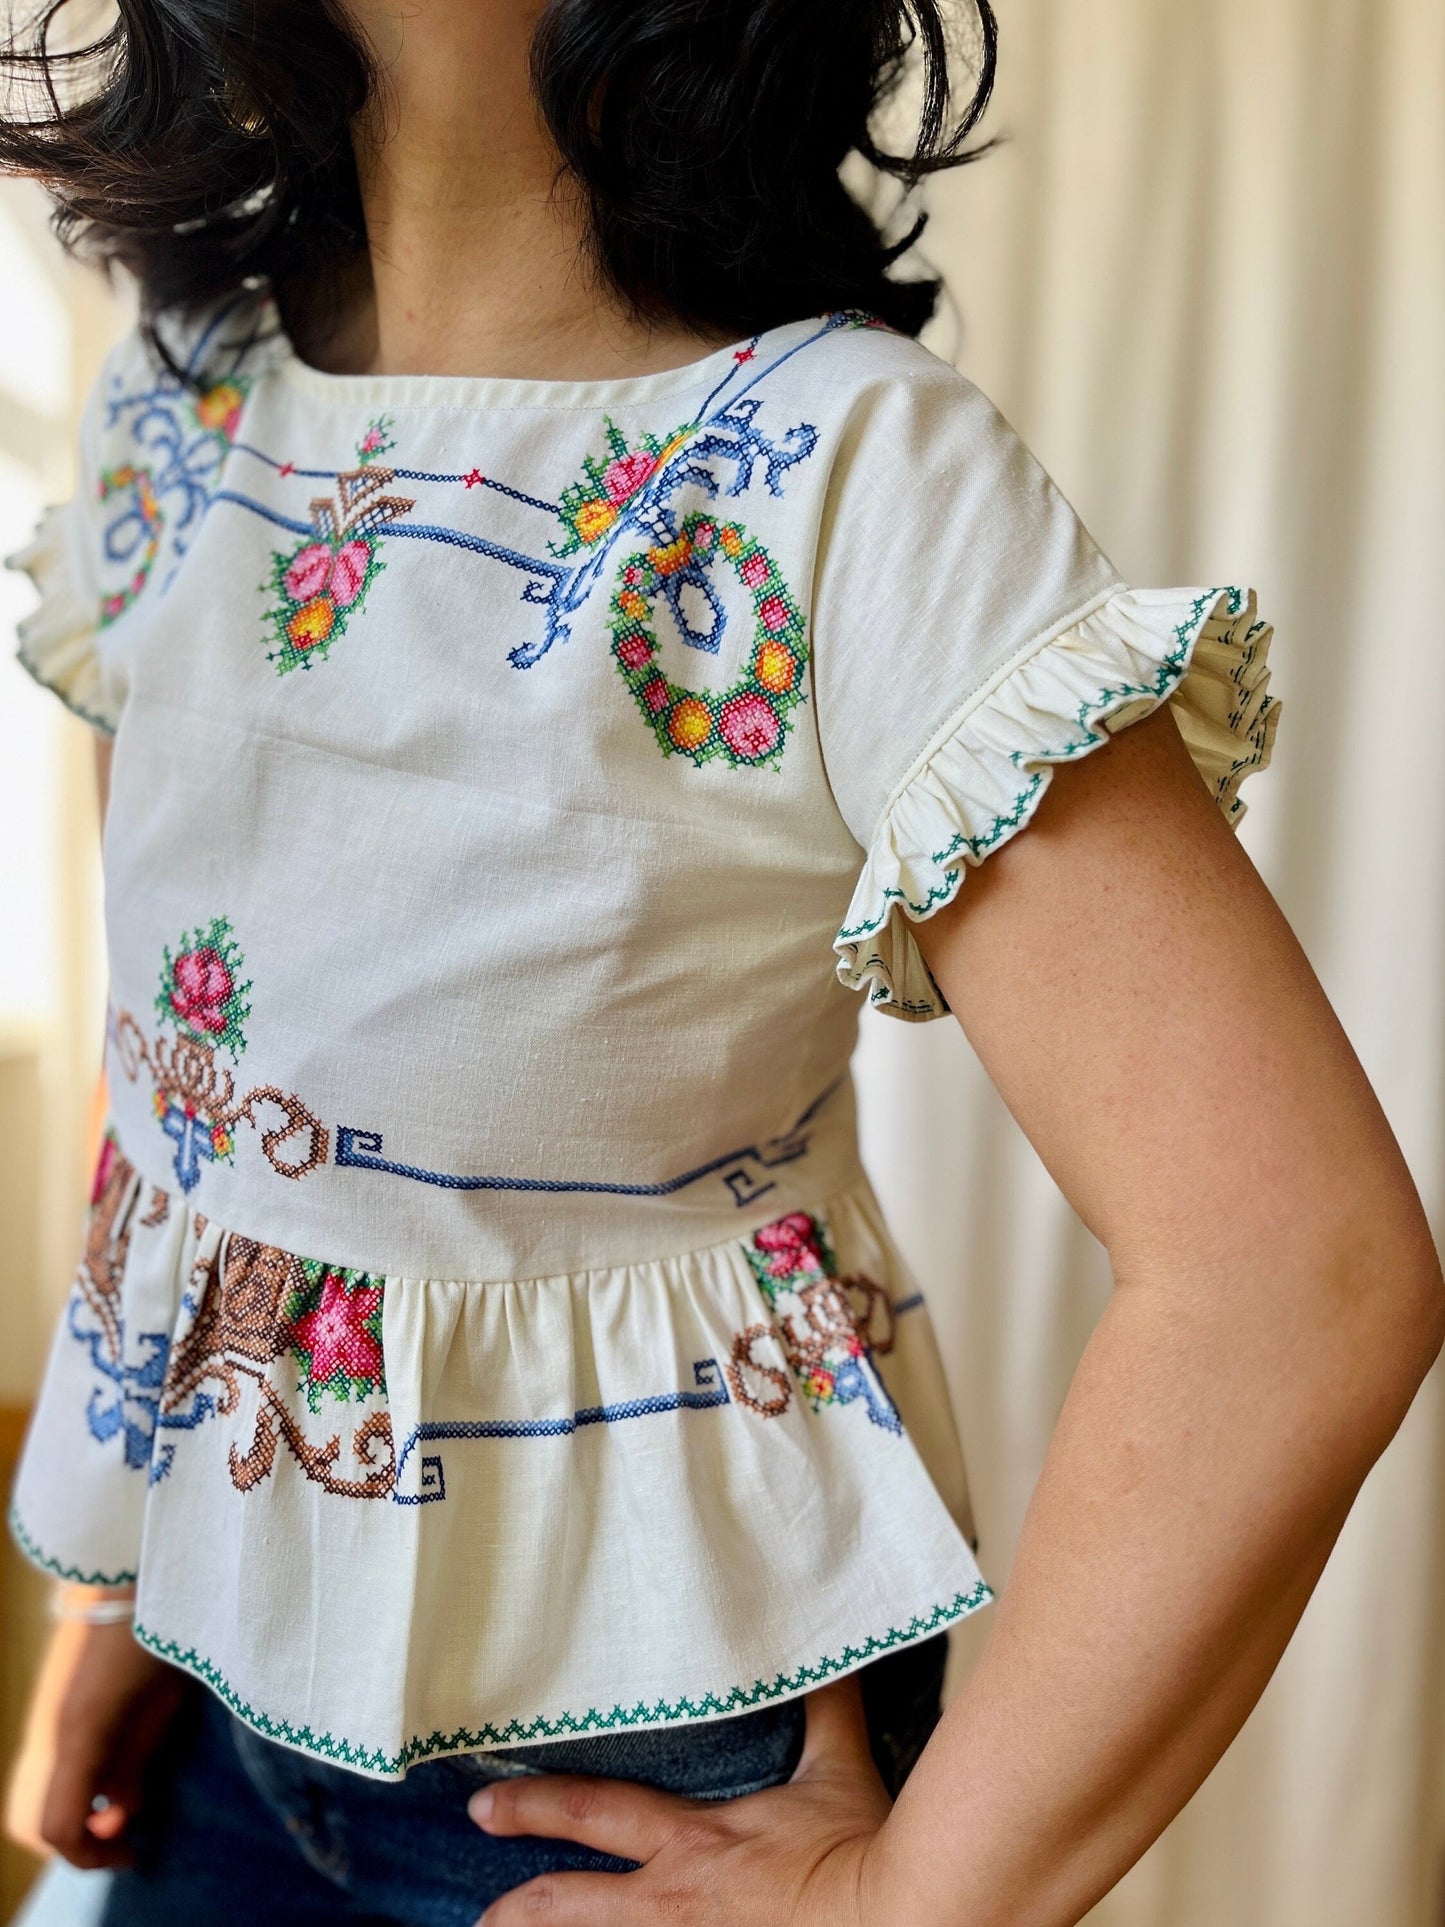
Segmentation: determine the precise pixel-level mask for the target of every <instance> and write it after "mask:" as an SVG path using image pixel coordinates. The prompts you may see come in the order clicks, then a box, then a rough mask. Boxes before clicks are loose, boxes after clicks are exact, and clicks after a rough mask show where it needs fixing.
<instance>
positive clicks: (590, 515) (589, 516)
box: [572, 502, 618, 543]
mask: <svg viewBox="0 0 1445 1927" xmlns="http://www.w3.org/2000/svg"><path fill="white" fill-rule="evenodd" d="M617 515H618V510H617V505H616V503H615V502H583V503H582V504H581V506H580V507H579V508H578V509H577V512H576V514H575V515H574V516H573V518H572V526H573V528H574V529H575V530H576V531H577V535H578V538H579V539H580V540H581V541H583V542H588V543H591V542H600V541H601V540H602V538H603V536H604V535H606V533H607V531H608V530H609V529H610V528H611V527H612V524H613V523H614V522H615V521H616V520H617Z"/></svg>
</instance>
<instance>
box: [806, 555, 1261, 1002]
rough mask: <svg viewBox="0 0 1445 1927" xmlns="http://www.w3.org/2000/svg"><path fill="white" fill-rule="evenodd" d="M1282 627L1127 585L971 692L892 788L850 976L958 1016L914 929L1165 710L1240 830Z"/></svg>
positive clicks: (1186, 596) (868, 871) (839, 942)
mask: <svg viewBox="0 0 1445 1927" xmlns="http://www.w3.org/2000/svg"><path fill="white" fill-rule="evenodd" d="M1272 633H1273V631H1272V629H1271V627H1270V625H1269V624H1268V623H1266V622H1263V621H1261V620H1260V619H1259V617H1258V614H1257V612H1256V606H1255V598H1254V595H1253V593H1252V592H1251V593H1248V594H1246V593H1245V592H1244V591H1242V590H1239V589H1202V590H1196V589H1178V590H1150V589H1139V590H1134V589H1119V590H1116V591H1114V592H1113V593H1112V594H1110V595H1109V596H1108V597H1107V598H1106V599H1105V600H1103V601H1101V602H1099V603H1098V604H1096V605H1095V606H1094V607H1093V608H1092V609H1090V610H1088V611H1087V612H1086V613H1085V614H1084V615H1083V616H1080V617H1077V618H1074V619H1072V620H1071V622H1070V623H1069V625H1068V627H1066V628H1065V629H1063V630H1062V631H1060V632H1057V633H1055V634H1052V635H1050V636H1046V637H1045V638H1044V639H1043V640H1042V641H1039V642H1035V643H1032V644H1030V646H1029V648H1028V650H1027V651H1025V652H1024V653H1023V654H1022V655H1021V656H1017V657H1015V658H1014V659H1013V660H1012V661H1011V662H1009V663H1007V664H1005V666H1004V667H1003V669H1002V670H1001V671H1000V672H999V673H998V675H996V676H995V677H994V678H993V679H992V681H991V682H989V683H987V684H986V685H985V686H984V688H983V689H982V690H981V691H978V692H976V693H975V694H974V695H972V696H971V697H970V698H969V700H968V702H967V703H966V704H965V705H964V707H963V708H962V710H961V711H959V712H958V713H956V714H955V715H954V716H953V717H951V718H950V719H949V722H948V724H947V725H946V727H945V728H944V730H943V731H942V732H941V733H940V734H939V736H938V737H937V738H936V739H935V740H934V742H933V743H932V744H931V745H930V746H929V748H928V750H927V751H926V752H925V753H924V756H923V757H922V758H921V759H920V761H919V763H918V764H917V765H916V766H915V768H914V770H913V771H912V772H911V773H910V774H909V776H908V777H907V778H905V780H904V782H903V783H902V784H901V785H900V786H899V788H898V789H897V790H896V791H895V793H894V795H893V797H892V799H891V801H890V803H889V805H888V807H887V809H886V810H885V812H884V815H883V820H882V823H881V824H880V826H879V828H878V831H877V833H876V835H875V837H874V839H873V842H872V845H871V847H870V848H869V851H868V855H867V860H866V862H865V863H864V866H863V870H862V873H861V874H860V876H859V878H858V883H857V887H856V889H855V890H854V893H853V898H852V901H851V903H850V904H849V907H848V914H847V916H846V917H845V918H844V921H843V926H842V928H841V929H840V930H839V932H838V935H837V937H836V938H835V939H834V945H833V947H834V949H835V951H836V952H837V956H838V976H839V979H840V980H841V981H842V982H843V983H844V984H846V985H847V986H848V987H849V988H850V989H852V990H865V991H866V992H867V993H868V1000H869V1002H870V1003H871V1004H872V1005H874V1006H875V1007H876V1008H877V1009H880V1010H884V1011H886V1012H887V1013H888V1014H889V1015H890V1016H893V1017H900V1018H904V1019H911V1020H913V1021H926V1020H927V1019H929V1018H934V1017H942V1016H945V1015H946V1014H947V1005H946V1004H945V1003H944V1000H943V996H942V993H941V992H940V991H939V989H938V986H937V985H936V984H935V983H934V981H933V977H932V974H931V972H930V971H929V969H928V966H927V964H926V963H925V961H924V958H923V953H922V952H921V951H920V949H919V948H918V944H917V941H916V939H915V937H914V934H913V928H912V926H913V925H914V924H916V923H920V922H923V921H925V920H926V919H927V918H929V917H931V916H933V915H934V914H935V913H936V912H937V911H938V910H940V909H942V907H943V906H944V904H946V903H950V902H952V900H953V899H954V897H956V896H957V894H958V892H959V889H960V888H961V886H962V883H963V879H964V875H965V872H966V869H967V866H968V865H969V864H979V863H982V862H983V860H984V859H985V857H987V856H989V855H990V854H991V853H992V852H993V851H994V850H996V849H998V848H999V847H1000V846H1001V845H1003V844H1004V843H1006V842H1007V841H1008V840H1009V838H1010V837H1012V836H1015V835H1016V834H1017V833H1018V832H1019V831H1020V830H1021V829H1023V828H1025V827H1026V825H1027V824H1028V823H1029V822H1030V820H1031V819H1032V817H1033V814H1034V811H1035V810H1036V809H1037V808H1038V806H1039V803H1040V801H1041V800H1042V798H1043V795H1044V792H1045V790H1046V789H1047V788H1048V786H1049V783H1050V781H1051V780H1052V776H1053V770H1054V767H1055V765H1057V764H1059V763H1065V762H1074V761H1077V760H1078V759H1079V758H1080V757H1082V756H1087V755H1089V754H1090V753H1091V752H1092V751H1094V750H1096V749H1098V748H1100V747H1101V745H1102V744H1104V743H1106V742H1107V741H1108V740H1109V737H1110V735H1111V734H1113V733H1114V732H1116V731H1118V730H1120V729H1123V728H1125V727H1126V726H1127V725H1128V724H1130V723H1133V722H1137V721H1139V720H1140V719H1141V718H1142V717H1144V716H1147V715H1149V714H1150V713H1151V712H1152V711H1154V710H1156V709H1157V708H1158V707H1159V706H1160V704H1161V703H1164V702H1168V703H1169V704H1170V705H1171V707H1172V708H1173V711H1174V715H1175V719H1176V721H1177V722H1178V725H1179V731H1180V734H1181V735H1182V736H1183V738H1184V741H1185V744H1186V745H1187V747H1188V749H1189V752H1190V754H1191V756H1192V757H1193V759H1194V763H1195V767H1196V768H1197V769H1198V771H1199V773H1200V775H1201V777H1202V778H1203V779H1204V781H1205V783H1206V784H1207V785H1208V786H1209V789H1210V792H1211V794H1212V795H1213V796H1214V797H1215V799H1216V801H1217V802H1218V803H1219V806H1220V808H1221V809H1222V810H1223V811H1224V814H1225V816H1226V818H1227V819H1228V820H1229V821H1230V822H1231V823H1236V822H1238V820H1239V819H1240V817H1241V816H1242V815H1243V813H1244V803H1243V801H1242V800H1241V798H1240V794H1239V790H1240V785H1241V784H1242V783H1243V781H1244V779H1245V777H1246V776H1248V775H1250V774H1252V773H1253V772H1254V771H1255V770H1260V769H1264V768H1265V767H1266V766H1267V764H1268V762H1269V759H1270V753H1271V749H1272V746H1273V742H1274V732H1275V726H1276V724H1277V722H1278V719H1279V705H1278V703H1277V702H1276V701H1275V700H1274V698H1273V697H1271V696H1270V695H1269V693H1268V684H1269V670H1268V667H1267V663H1266V656H1267V652H1268V647H1269V642H1270V638H1271V635H1272Z"/></svg>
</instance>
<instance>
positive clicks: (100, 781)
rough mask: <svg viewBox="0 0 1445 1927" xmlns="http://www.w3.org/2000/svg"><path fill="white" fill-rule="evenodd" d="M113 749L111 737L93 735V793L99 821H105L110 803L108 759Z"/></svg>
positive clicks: (97, 733) (113, 740)
mask: <svg viewBox="0 0 1445 1927" xmlns="http://www.w3.org/2000/svg"><path fill="white" fill-rule="evenodd" d="M114 748H115V739H114V737H112V736H102V735H101V734H100V732H99V730H97V731H96V733H95V793H96V796H97V798H98V799H99V802H100V820H101V822H102V823H104V821H105V810H106V805H107V804H108V803H109V802H110V758H111V752H112V751H113V750H114Z"/></svg>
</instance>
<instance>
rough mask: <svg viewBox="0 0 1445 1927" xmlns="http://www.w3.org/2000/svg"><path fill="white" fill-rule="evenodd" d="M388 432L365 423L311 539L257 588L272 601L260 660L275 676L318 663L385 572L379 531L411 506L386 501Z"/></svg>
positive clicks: (319, 505) (314, 510)
mask: <svg viewBox="0 0 1445 1927" xmlns="http://www.w3.org/2000/svg"><path fill="white" fill-rule="evenodd" d="M390 426H391V424H390V422H389V421H388V419H387V418H386V417H385V416H382V417H380V418H379V419H378V420H376V421H373V422H372V423H370V424H369V426H368V427H367V430H366V433H365V434H364V435H363V436H362V438H361V440H360V442H359V443H358V444H357V450H356V456H357V466H356V467H355V468H350V469H343V470H342V471H341V473H340V474H338V476H337V477H336V494H335V495H334V496H330V495H323V496H318V497H317V498H316V499H315V500H313V502H312V504H311V523H312V528H313V529H314V531H315V539H314V540H308V541H306V542H303V543H302V544H301V546H300V547H299V548H296V549H292V550H289V551H286V550H280V549H278V550H276V551H275V552H274V553H273V554H272V557H271V574H270V577H269V578H268V579H267V581H266V582H264V583H263V584H262V587H263V589H265V590H266V591H267V592H268V593H270V594H272V595H274V596H275V598H276V600H275V601H274V603H273V604H272V606H271V608H270V609H268V610H267V612H266V617H267V621H268V622H269V623H270V625H271V628H272V631H273V632H274V634H275V637H276V647H275V648H274V649H273V650H270V651H269V652H268V656H267V660H268V661H270V662H274V663H275V665H276V673H277V675H279V676H284V675H285V674H286V673H287V672H288V671H289V670H292V669H309V668H310V667H311V666H312V664H313V663H316V662H324V661H325V659H326V657H327V655H328V654H329V653H330V650H331V645H332V643H333V642H335V641H336V640H337V639H338V638H339V637H341V636H343V635H344V634H345V633H346V627H347V624H348V623H349V622H350V621H351V619H352V618H353V617H354V616H358V615H360V614H361V612H362V610H363V609H364V607H365V605H366V597H367V592H368V591H369V589H370V588H371V585H372V583H373V582H374V581H375V580H376V578H377V576H378V575H379V574H380V573H381V571H382V569H383V568H384V567H385V566H386V565H385V564H384V563H383V562H382V560H381V558H380V555H379V550H380V547H381V531H382V530H383V529H384V528H385V527H386V526H387V524H388V523H390V522H395V521H397V520H398V519H399V518H400V517H401V516H403V515H406V514H408V513H409V512H410V510H411V509H412V507H413V506H414V504H413V503H412V501H411V500H410V498H409V497H406V496H400V495H388V494H386V493H385V490H386V488H387V487H388V485H389V484H390V483H391V481H392V480H393V479H394V471H393V470H392V469H389V468H386V467H383V466H382V465H381V464H380V461H379V457H381V456H382V455H385V454H388V453H389V452H390V450H391V449H392V448H393V447H394V446H395V444H394V443H393V441H392V439H391V434H390Z"/></svg>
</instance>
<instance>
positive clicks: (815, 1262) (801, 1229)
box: [753, 1211, 826, 1278]
mask: <svg viewBox="0 0 1445 1927" xmlns="http://www.w3.org/2000/svg"><path fill="white" fill-rule="evenodd" d="M753 1243H754V1244H755V1245H756V1246H757V1248H758V1250H759V1251H765V1252H766V1253H767V1254H768V1270H769V1271H770V1272H771V1273H772V1274H773V1276H774V1277H775V1278H786V1277H788V1276H789V1274H790V1273H792V1272H795V1271H812V1270H818V1271H823V1270H825V1269H826V1267H825V1265H824V1263H823V1253H822V1250H821V1248H820V1246H819V1244H818V1232H817V1228H816V1226H815V1225H814V1223H813V1220H812V1219H811V1218H810V1217H809V1216H808V1214H807V1212H806V1211H790V1212H789V1213H788V1215H787V1217H786V1218H779V1219H778V1221H777V1222H776V1224H765V1225H762V1226H761V1227H760V1228H759V1229H758V1230H757V1231H755V1232H754V1233H753Z"/></svg>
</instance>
